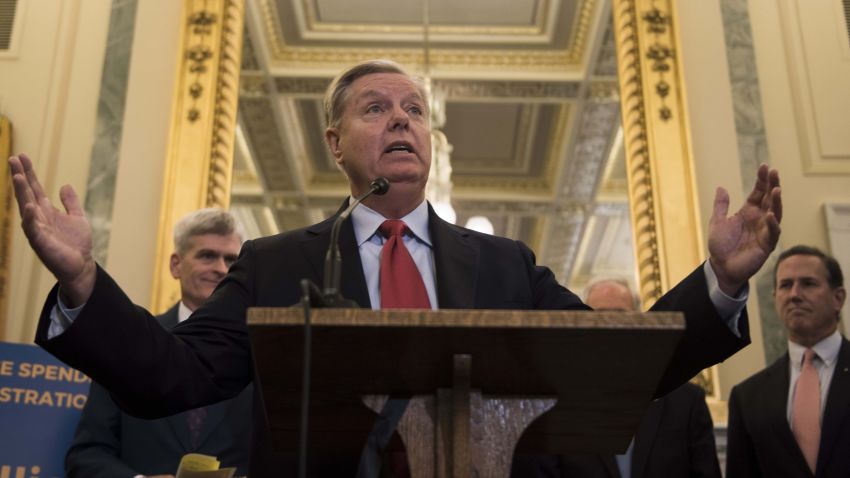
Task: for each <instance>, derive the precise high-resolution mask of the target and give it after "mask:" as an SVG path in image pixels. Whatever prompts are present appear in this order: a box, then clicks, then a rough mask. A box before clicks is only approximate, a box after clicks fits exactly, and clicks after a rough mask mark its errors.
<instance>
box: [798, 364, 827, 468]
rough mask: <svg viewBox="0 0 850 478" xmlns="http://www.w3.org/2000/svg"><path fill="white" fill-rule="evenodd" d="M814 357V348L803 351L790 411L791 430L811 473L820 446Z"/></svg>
mask: <svg viewBox="0 0 850 478" xmlns="http://www.w3.org/2000/svg"><path fill="white" fill-rule="evenodd" d="M814 358H815V352H814V350H812V349H806V351H805V352H803V367H802V369H801V371H800V378H798V379H797V385H795V388H794V409H793V412H792V413H791V431H793V432H794V438H796V439H797V444H798V445H800V451H802V452H803V456H804V457H805V458H806V463H808V464H809V469H810V470H812V474H814V472H815V466H816V465H817V463H818V448H820V379H819V378H818V371H817V370H815V365H814V363H813V362H812V361H813V360H814Z"/></svg>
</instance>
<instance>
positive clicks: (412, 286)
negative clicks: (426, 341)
mask: <svg viewBox="0 0 850 478" xmlns="http://www.w3.org/2000/svg"><path fill="white" fill-rule="evenodd" d="M378 230H379V231H380V232H381V234H383V236H384V237H386V238H387V242H385V243H384V248H383V249H382V250H381V279H380V280H381V308H382V309H430V308H431V301H430V300H428V292H426V290H425V283H424V282H422V276H421V275H420V274H419V269H417V268H416V263H415V262H413V258H412V257H410V252H408V250H407V247H405V246H404V234H405V233H406V232H407V224H405V223H404V221H401V220H398V219H388V220H386V221H384V223H383V224H381V227H379V228H378Z"/></svg>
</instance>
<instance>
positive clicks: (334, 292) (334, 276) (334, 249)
mask: <svg viewBox="0 0 850 478" xmlns="http://www.w3.org/2000/svg"><path fill="white" fill-rule="evenodd" d="M389 189H390V182H389V181H388V180H387V179H386V178H382V177H379V178H376V179H375V180H373V181H372V182H371V183H369V190H368V191H366V192H365V193H363V194H361V195H360V196H357V197H356V198H354V200H353V201H352V202H351V204H349V206H348V207H347V208H346V209H345V211H343V212H342V213H340V215H339V216H338V217H337V218H336V220H335V221H334V224H333V227H332V228H331V241H330V244H329V245H328V252H327V254H325V274H324V284H323V285H324V288H323V290H322V291H319V288H318V287H317V286H316V284H314V283H313V282H312V281H311V280H309V279H301V307H302V308H303V309H304V350H303V354H304V355H303V357H302V360H303V362H302V363H303V365H304V366H303V368H302V372H301V420H300V427H299V434H298V476H299V478H306V476H307V428H308V421H309V420H308V419H309V415H310V366H311V364H310V359H311V348H312V339H313V336H312V325H311V323H310V315H311V311H312V307H318V308H330V309H338V308H360V305H359V304H358V303H357V302H355V301H353V300H351V299H346V298H344V297H343V296H342V293H340V291H339V286H340V281H341V276H342V273H341V271H342V254H340V252H339V230H340V229H341V228H342V223H343V222H345V220H346V219H348V217H349V216H351V213H352V211H354V208H356V207H357V206H358V205H359V204H360V203H361V202H363V200H364V199H366V198H367V197H369V196H371V195H372V194H376V195H378V196H383V195H384V194H386V192H387V191H389Z"/></svg>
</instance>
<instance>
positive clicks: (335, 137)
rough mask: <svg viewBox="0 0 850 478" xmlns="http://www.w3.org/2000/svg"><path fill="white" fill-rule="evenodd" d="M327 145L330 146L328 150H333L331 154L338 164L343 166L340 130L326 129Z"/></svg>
mask: <svg viewBox="0 0 850 478" xmlns="http://www.w3.org/2000/svg"><path fill="white" fill-rule="evenodd" d="M325 143H326V144H327V145H328V149H330V150H331V154H333V155H334V159H336V162H337V164H341V162H342V150H340V148H339V130H338V129H336V128H328V129H326V130H325Z"/></svg>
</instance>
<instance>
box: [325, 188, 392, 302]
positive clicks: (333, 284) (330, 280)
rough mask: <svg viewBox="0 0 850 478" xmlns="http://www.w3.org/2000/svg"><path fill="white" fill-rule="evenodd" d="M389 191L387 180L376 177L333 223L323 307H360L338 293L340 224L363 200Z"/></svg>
mask: <svg viewBox="0 0 850 478" xmlns="http://www.w3.org/2000/svg"><path fill="white" fill-rule="evenodd" d="M389 190H390V182H389V181H388V180H387V178H384V177H377V178H375V179H374V180H372V182H371V183H369V190H368V191H366V192H365V193H363V194H361V195H360V196H357V197H356V198H354V200H353V201H352V202H351V204H349V206H348V207H347V208H346V209H345V211H343V212H342V213H341V214H340V215H339V217H337V218H336V221H334V224H333V228H332V229H331V242H330V244H328V252H327V254H326V255H325V281H324V287H323V289H322V299H323V302H324V305H325V307H331V308H340V307H354V308H358V307H360V306H359V305H357V303H356V302H354V301H353V300H350V299H345V298H343V297H342V294H341V293H340V291H339V285H340V281H341V278H342V277H341V276H342V273H341V268H342V255H341V254H340V252H339V230H340V229H341V228H342V223H343V222H345V220H346V219H348V217H349V216H351V212H352V211H354V208H356V207H357V206H358V205H359V204H360V203H361V202H362V201H363V200H364V199H366V198H367V197H369V196H371V195H372V194H376V195H378V196H383V195H384V194H386V193H387V191H389Z"/></svg>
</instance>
